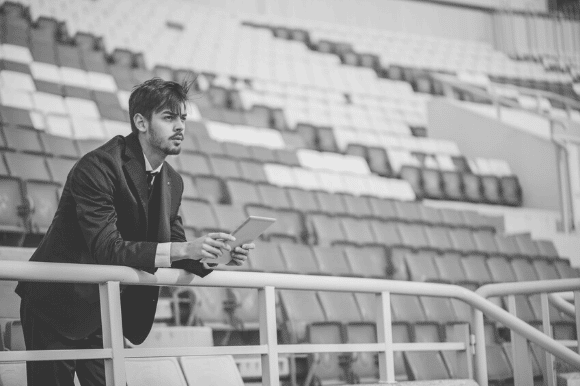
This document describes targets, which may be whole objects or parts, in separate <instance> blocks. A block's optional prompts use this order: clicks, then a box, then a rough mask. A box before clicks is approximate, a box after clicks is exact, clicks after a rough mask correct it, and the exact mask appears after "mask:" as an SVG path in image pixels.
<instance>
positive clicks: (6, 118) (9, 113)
mask: <svg viewBox="0 0 580 386" xmlns="http://www.w3.org/2000/svg"><path fill="white" fill-rule="evenodd" d="M0 118H2V123H4V124H5V125H12V126H25V127H34V123H33V122H32V118H31V117H30V112H29V111H27V110H25V109H19V108H16V107H9V106H0Z"/></svg>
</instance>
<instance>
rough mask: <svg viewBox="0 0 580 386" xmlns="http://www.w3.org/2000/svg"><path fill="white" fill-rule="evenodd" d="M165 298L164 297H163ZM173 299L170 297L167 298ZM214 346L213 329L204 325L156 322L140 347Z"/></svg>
mask: <svg viewBox="0 0 580 386" xmlns="http://www.w3.org/2000/svg"><path fill="white" fill-rule="evenodd" d="M162 299H164V298H162ZM167 299H168V300H171V299H170V298H167ZM192 346H202V347H203V346H205V347H209V346H213V336H212V330H211V328H209V327H204V326H165V325H162V324H155V325H153V327H152V328H151V332H150V333H149V335H147V338H146V339H145V341H144V342H143V343H141V345H140V346H139V347H141V348H149V347H155V348H167V347H192Z"/></svg>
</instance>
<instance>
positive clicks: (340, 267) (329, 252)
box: [312, 246, 352, 276]
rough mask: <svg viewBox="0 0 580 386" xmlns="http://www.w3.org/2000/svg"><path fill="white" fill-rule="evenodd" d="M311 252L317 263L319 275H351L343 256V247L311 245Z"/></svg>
mask: <svg viewBox="0 0 580 386" xmlns="http://www.w3.org/2000/svg"><path fill="white" fill-rule="evenodd" d="M312 252H313V253H314V258H315V259H316V262H317V263H318V267H319V271H320V274H321V275H331V276H351V275H352V272H351V270H350V267H349V266H348V263H347V261H346V257H345V256H344V247H341V246H334V247H319V246H313V247H312Z"/></svg>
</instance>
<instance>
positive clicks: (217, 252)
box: [201, 243, 223, 259]
mask: <svg viewBox="0 0 580 386" xmlns="http://www.w3.org/2000/svg"><path fill="white" fill-rule="evenodd" d="M204 252H205V253H208V254H210V255H211V256H209V258H211V259H217V258H218V256H221V255H222V254H223V252H222V251H221V249H219V248H215V247H212V246H211V245H209V244H206V243H203V244H202V246H201V253H202V254H203V255H204V256H205V257H208V256H206V255H205V254H204Z"/></svg>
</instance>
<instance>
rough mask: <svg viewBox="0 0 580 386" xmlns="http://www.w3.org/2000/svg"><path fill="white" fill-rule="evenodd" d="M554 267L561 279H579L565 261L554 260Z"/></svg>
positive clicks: (574, 270)
mask: <svg viewBox="0 0 580 386" xmlns="http://www.w3.org/2000/svg"><path fill="white" fill-rule="evenodd" d="M554 265H555V266H556V270H557V271H558V273H559V274H560V277H561V278H562V279H575V278H577V277H579V275H578V271H577V270H576V269H575V268H573V267H571V266H570V261H569V260H567V259H558V260H555V261H554Z"/></svg>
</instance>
